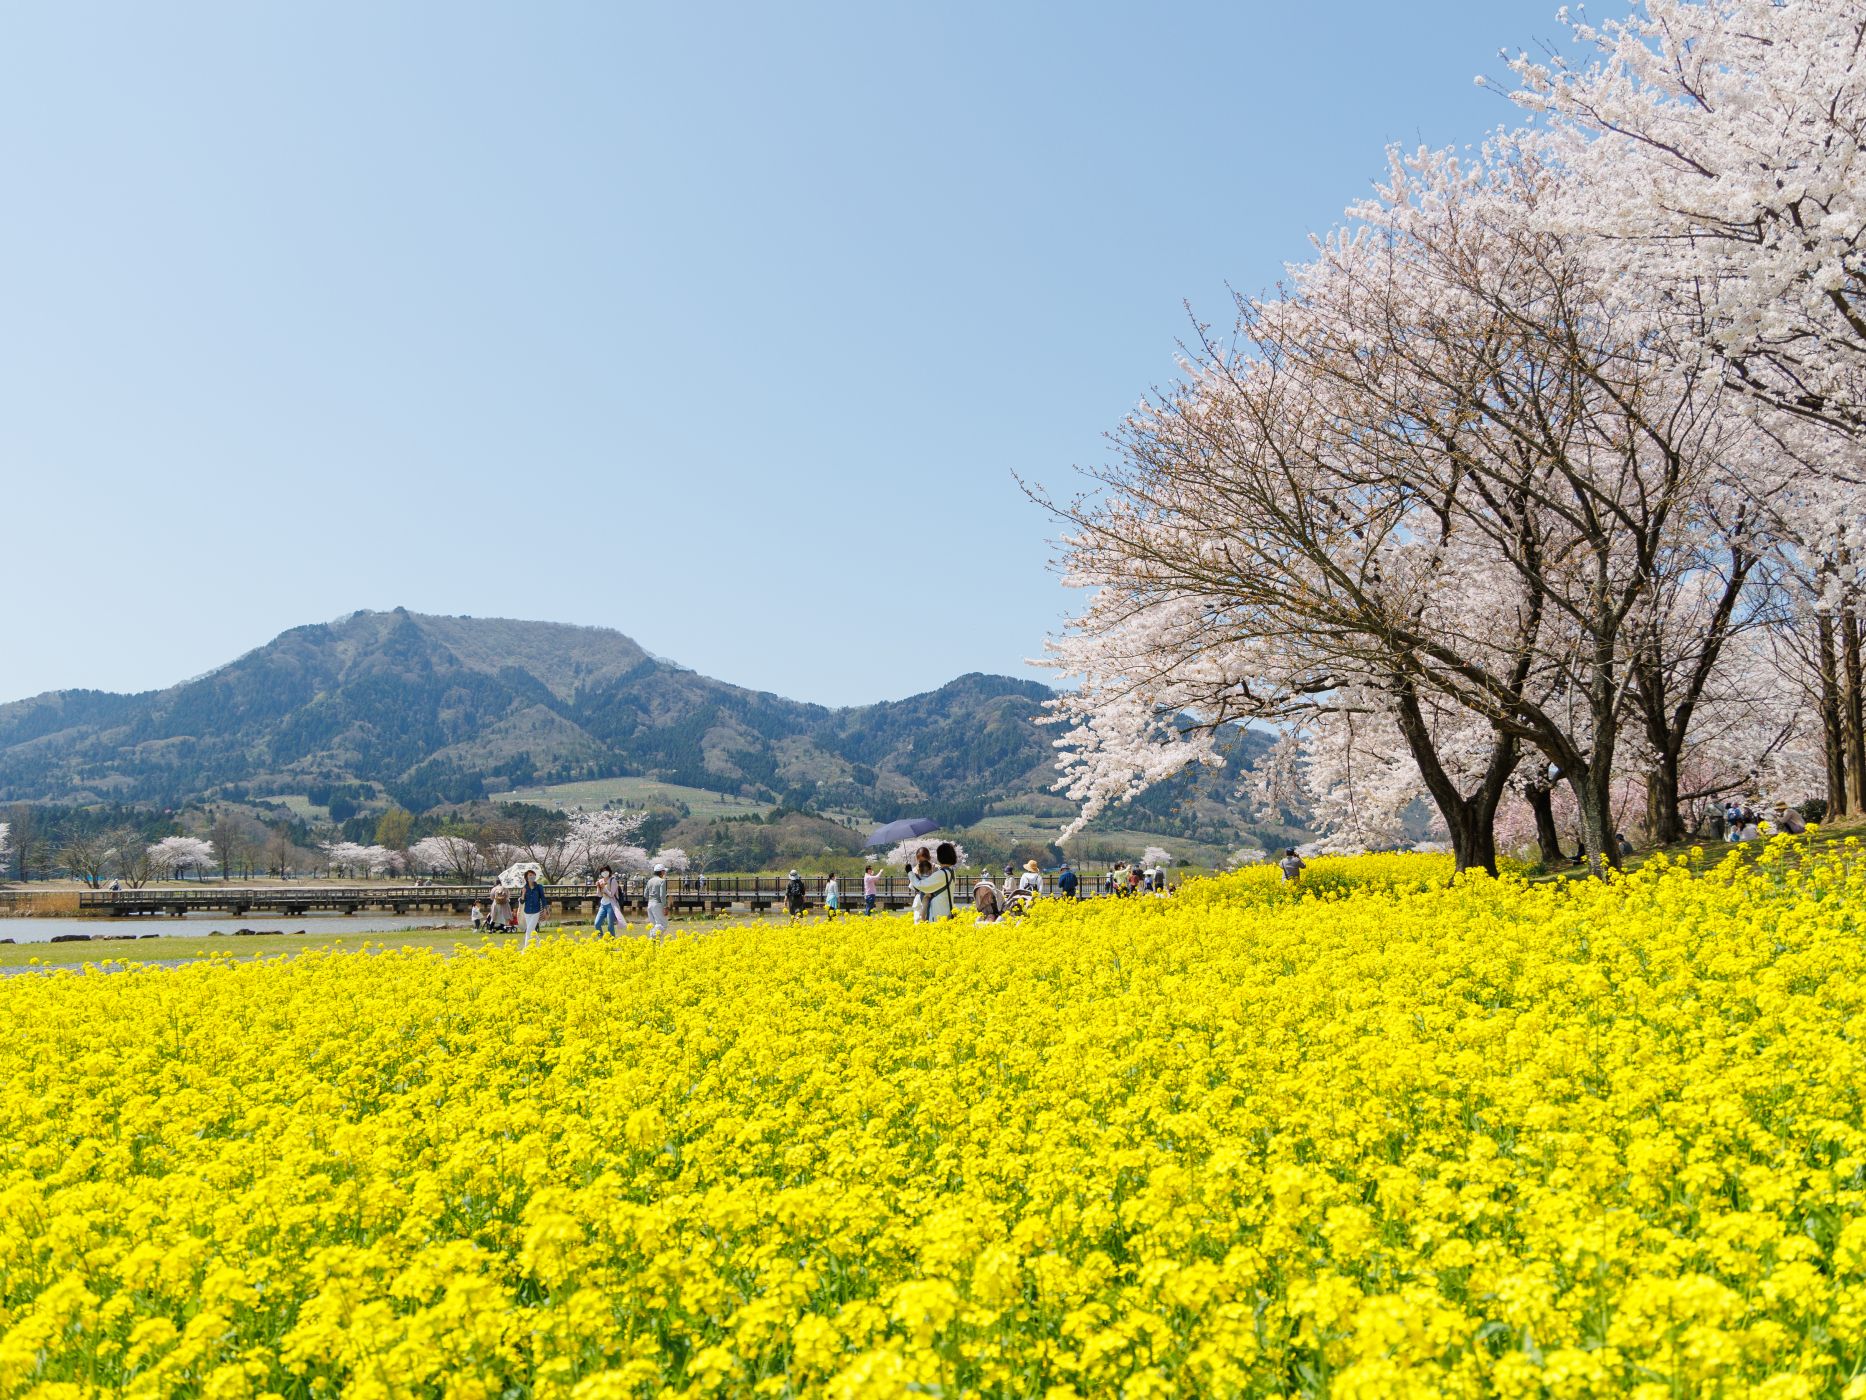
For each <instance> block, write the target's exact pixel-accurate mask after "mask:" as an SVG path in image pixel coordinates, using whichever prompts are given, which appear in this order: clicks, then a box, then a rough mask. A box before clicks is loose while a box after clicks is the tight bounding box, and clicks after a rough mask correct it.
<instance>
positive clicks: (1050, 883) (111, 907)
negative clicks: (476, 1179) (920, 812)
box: [78, 873, 1101, 919]
mask: <svg viewBox="0 0 1866 1400" xmlns="http://www.w3.org/2000/svg"><path fill="white" fill-rule="evenodd" d="M825 879H826V877H824V876H821V875H811V876H807V877H805V879H804V882H803V884H804V893H805V898H806V899H807V900H808V903H809V906H810V907H811V908H812V909H821V908H822V907H823V884H824V881H825ZM975 880H976V877H975V876H973V875H969V874H963V873H962V874H961V875H960V877H959V883H958V887H957V888H956V889H955V890H954V894H955V895H957V896H958V899H959V902H961V903H964V902H966V901H969V900H970V898H971V894H972V885H973V884H974V882H975ZM645 883H646V882H645V881H644V880H643V879H642V878H641V877H640V876H634V877H631V878H630V879H629V880H628V882H627V886H626V890H625V893H624V895H623V901H622V905H623V911H624V912H625V913H634V914H645V913H646V912H647V907H648V903H647V899H646V897H645V896H644V895H643V894H642V889H643V886H644V885H645ZM787 883H789V881H788V877H786V876H783V875H705V876H701V875H670V876H668V877H667V894H668V901H667V902H668V913H670V914H675V915H679V914H720V913H751V914H762V913H766V912H767V911H769V910H772V909H782V908H783V907H784V887H785V885H786V884H787ZM1082 883H1083V890H1082V893H1083V894H1084V895H1090V894H1094V893H1097V892H1098V891H1099V890H1100V888H1101V882H1100V880H1099V879H1096V878H1092V877H1089V876H1086V875H1085V876H1084V877H1083V882H1082ZM839 885H840V890H841V896H842V907H843V908H844V909H860V908H862V877H861V876H859V875H855V876H850V877H848V878H846V879H843V880H841V881H840V882H839ZM1044 887H1045V889H1047V890H1051V891H1053V890H1054V889H1055V881H1054V877H1051V876H1046V877H1045V880H1044ZM491 888H492V886H491V884H490V883H485V884H472V885H344V884H338V883H334V882H333V883H331V884H327V885H326V884H314V885H273V886H265V885H214V884H207V883H203V884H201V885H199V886H190V887H188V888H183V889H142V890H85V891H83V892H82V893H80V894H79V896H78V908H79V911H80V912H82V913H86V914H109V915H111V916H112V917H122V916H127V915H132V914H138V915H140V914H150V915H169V916H171V917H174V918H180V917H182V916H183V915H186V914H231V915H233V916H234V917H236V918H239V917H242V916H244V915H246V914H254V913H269V914H283V915H287V916H292V915H298V914H309V913H312V912H314V911H318V912H328V913H333V914H361V913H364V912H365V911H374V912H377V913H393V914H403V915H406V914H424V913H436V914H439V913H446V914H455V915H461V916H465V915H466V914H467V913H468V912H469V911H470V910H471V909H472V907H473V905H474V903H475V902H477V903H478V904H479V905H480V907H481V908H482V909H484V908H485V907H486V905H487V894H488V891H489V890H490V889H491ZM544 893H545V898H546V899H548V900H549V901H550V903H549V908H548V910H547V912H548V914H550V915H553V916H555V917H557V918H559V919H562V918H565V917H567V916H568V917H575V916H577V915H579V914H585V915H587V916H588V917H590V918H594V917H595V916H596V905H597V894H596V886H594V885H588V884H556V885H546V886H545V887H544ZM912 902H913V891H912V890H911V889H909V888H908V885H907V880H906V877H905V876H901V875H884V876H881V877H879V878H878V879H877V881H876V894H875V907H876V908H877V909H905V908H907V907H908V906H909V905H910V904H912Z"/></svg>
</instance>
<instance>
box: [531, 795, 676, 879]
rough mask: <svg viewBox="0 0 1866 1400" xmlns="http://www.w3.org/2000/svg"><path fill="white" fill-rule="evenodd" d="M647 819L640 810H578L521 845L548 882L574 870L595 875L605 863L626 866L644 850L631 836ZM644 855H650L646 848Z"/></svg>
mask: <svg viewBox="0 0 1866 1400" xmlns="http://www.w3.org/2000/svg"><path fill="white" fill-rule="evenodd" d="M647 819H648V814H647V813H646V812H639V811H637V812H627V811H595V812H577V813H574V814H572V816H571V817H570V819H569V821H568V822H566V823H565V824H564V825H563V826H562V827H561V828H559V829H556V830H553V831H549V832H542V833H539V834H538V835H537V836H535V837H534V838H533V839H531V840H528V841H523V842H520V843H519V849H520V850H521V851H522V852H523V856H524V859H526V860H528V861H532V862H535V863H536V865H537V866H538V868H539V870H540V871H541V872H542V878H543V880H544V881H545V883H547V884H555V883H556V882H557V881H559V880H561V879H563V878H564V877H565V876H566V875H571V874H575V875H587V876H594V875H595V873H596V871H597V870H599V869H600V868H601V867H603V866H605V865H607V866H610V867H611V868H612V869H615V870H623V869H625V868H627V864H628V862H629V861H630V860H632V859H635V852H637V851H639V850H640V848H639V847H637V846H634V845H632V844H630V841H629V838H630V837H632V836H633V835H634V834H635V833H636V832H637V831H639V830H640V829H641V826H642V824H643V823H644V822H645V821H646V820H647ZM640 859H643V860H645V859H646V853H645V852H643V853H642V855H641V857H640Z"/></svg>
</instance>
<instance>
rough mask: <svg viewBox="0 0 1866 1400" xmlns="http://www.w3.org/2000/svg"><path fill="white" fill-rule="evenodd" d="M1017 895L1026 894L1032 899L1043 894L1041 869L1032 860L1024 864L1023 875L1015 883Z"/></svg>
mask: <svg viewBox="0 0 1866 1400" xmlns="http://www.w3.org/2000/svg"><path fill="white" fill-rule="evenodd" d="M1017 891H1018V893H1019V894H1027V895H1029V896H1030V897H1031V898H1032V899H1035V898H1037V897H1038V896H1039V895H1041V894H1042V893H1043V867H1042V866H1040V865H1038V864H1037V863H1036V862H1035V861H1034V860H1027V861H1025V862H1024V873H1023V875H1022V876H1021V877H1020V878H1019V879H1018V881H1017Z"/></svg>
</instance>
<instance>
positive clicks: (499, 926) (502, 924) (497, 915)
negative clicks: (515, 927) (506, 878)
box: [486, 885, 512, 933]
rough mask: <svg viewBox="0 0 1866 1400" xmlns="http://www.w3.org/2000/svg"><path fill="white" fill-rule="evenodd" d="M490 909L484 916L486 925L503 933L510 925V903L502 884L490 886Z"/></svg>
mask: <svg viewBox="0 0 1866 1400" xmlns="http://www.w3.org/2000/svg"><path fill="white" fill-rule="evenodd" d="M491 903H492V909H491V910H490V911H489V912H488V914H487V917H486V923H487V926H488V927H489V928H491V929H493V930H495V931H496V932H499V933H504V932H506V931H507V930H508V929H510V928H511V927H512V904H511V900H510V899H509V898H508V897H507V895H506V892H505V886H504V885H494V886H493V887H492V901H491Z"/></svg>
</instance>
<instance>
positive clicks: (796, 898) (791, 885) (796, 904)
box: [784, 870, 806, 919]
mask: <svg viewBox="0 0 1866 1400" xmlns="http://www.w3.org/2000/svg"><path fill="white" fill-rule="evenodd" d="M805 903H806V900H805V898H804V892H803V876H801V875H799V874H798V873H797V872H796V871H795V870H793V871H791V873H790V879H789V880H788V881H787V882H786V883H785V885H784V907H785V909H787V910H789V911H790V916H791V918H793V919H800V918H802V917H803V910H804V905H805Z"/></svg>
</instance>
